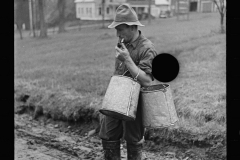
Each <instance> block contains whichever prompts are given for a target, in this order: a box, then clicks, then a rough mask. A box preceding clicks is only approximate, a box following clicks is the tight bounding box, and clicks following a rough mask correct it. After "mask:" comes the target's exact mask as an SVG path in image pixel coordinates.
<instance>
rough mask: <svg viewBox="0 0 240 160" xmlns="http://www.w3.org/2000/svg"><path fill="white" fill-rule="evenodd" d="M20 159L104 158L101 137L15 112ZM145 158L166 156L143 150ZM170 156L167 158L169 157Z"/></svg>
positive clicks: (17, 155) (16, 154)
mask: <svg viewBox="0 0 240 160" xmlns="http://www.w3.org/2000/svg"><path fill="white" fill-rule="evenodd" d="M14 130H15V159H16V160H35V159H36V160H37V159H39V160H59V159H60V160H61V159H62V160H68V159H69V160H70V159H71V160H77V159H78V160H79V159H80V160H81V159H92V160H93V159H95V160H98V159H99V160H100V159H103V151H102V146H101V140H100V139H99V138H98V137H97V136H96V135H92V136H81V135H79V134H77V133H76V131H73V130H71V127H70V126H69V127H65V128H63V127H60V126H59V125H58V124H53V123H46V122H45V121H41V120H39V121H36V120H32V117H31V116H29V115H27V114H24V115H17V114H16V115H15V129H14ZM121 155H122V159H123V160H125V159H127V158H126V157H127V153H126V146H125V144H123V145H122V150H121ZM143 159H164V158H163V157H159V154H157V153H150V152H149V153H148V152H144V153H143ZM165 159H166V157H165Z"/></svg>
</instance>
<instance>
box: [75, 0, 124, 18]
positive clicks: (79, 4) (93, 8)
mask: <svg viewBox="0 0 240 160" xmlns="http://www.w3.org/2000/svg"><path fill="white" fill-rule="evenodd" d="M122 3H126V0H105V15H104V17H105V18H104V19H105V20H110V19H113V18H114V17H113V16H114V13H115V10H116V9H117V7H118V6H119V5H121V4H122ZM75 4H76V17H77V18H81V19H82V20H102V13H103V9H102V0H75Z"/></svg>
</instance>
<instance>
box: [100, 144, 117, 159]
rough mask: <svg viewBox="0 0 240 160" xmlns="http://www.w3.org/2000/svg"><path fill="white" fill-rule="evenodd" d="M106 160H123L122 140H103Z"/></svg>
mask: <svg viewBox="0 0 240 160" xmlns="http://www.w3.org/2000/svg"><path fill="white" fill-rule="evenodd" d="M102 146H103V150H104V159H105V160H121V156H120V140H118V141H105V140H102Z"/></svg>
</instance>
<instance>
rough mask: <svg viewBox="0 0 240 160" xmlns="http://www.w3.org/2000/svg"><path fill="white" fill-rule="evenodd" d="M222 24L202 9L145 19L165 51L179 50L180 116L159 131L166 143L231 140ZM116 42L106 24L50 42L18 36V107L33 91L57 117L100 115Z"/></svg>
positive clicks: (176, 86)
mask: <svg viewBox="0 0 240 160" xmlns="http://www.w3.org/2000/svg"><path fill="white" fill-rule="evenodd" d="M219 21H220V18H219V14H218V13H197V14H190V20H189V21H187V20H185V21H177V20H176V17H173V18H169V19H157V20H152V21H151V25H148V24H147V22H145V21H144V22H143V24H145V25H146V26H145V27H141V28H140V29H141V31H142V33H143V34H144V35H145V36H146V37H148V38H149V39H150V40H151V41H152V42H153V43H154V44H155V47H156V49H157V51H158V52H159V53H164V52H167V53H170V54H172V55H174V56H175V57H176V58H177V59H178V61H179V64H180V72H179V75H178V77H177V78H176V79H175V80H174V81H172V82H170V83H169V84H170V85H171V89H172V94H173V98H174V103H175V106H176V109H177V114H178V116H179V119H180V121H179V122H178V123H177V124H176V126H175V127H173V128H168V129H167V132H164V134H163V132H161V133H160V132H159V134H158V135H157V136H158V137H160V138H159V141H160V140H161V139H167V138H169V139H171V140H172V141H176V142H184V141H185V142H187V143H194V142H195V141H197V142H205V143H206V144H211V145H214V144H217V143H221V144H222V145H225V137H226V40H225V39H226V35H225V34H220V33H219V32H218V30H219V27H220V22H219ZM116 43H117V38H116V33H115V30H114V29H100V28H99V27H98V28H97V27H90V28H83V29H82V30H81V31H76V30H75V31H68V32H67V33H64V34H55V35H51V36H49V38H48V39H34V38H24V39H23V40H20V39H19V38H18V37H17V36H16V37H15V52H14V58H15V74H14V76H15V102H16V104H18V103H20V101H21V96H22V95H29V96H30V97H29V99H28V100H27V101H26V103H25V105H27V106H37V105H41V106H42V107H43V112H44V114H46V115H48V116H50V117H52V118H54V119H61V120H79V119H85V120H89V119H91V118H97V117H98V115H99V113H98V112H97V110H98V109H99V108H100V107H101V102H102V98H103V96H104V94H105V91H106V88H107V86H108V83H109V80H110V78H111V75H112V74H113V70H114V59H115V53H114V46H115V45H116ZM21 103H22V102H21ZM164 130H166V129H164ZM179 133H181V134H180V136H178V137H176V135H177V134H179ZM160 134H162V138H161V136H160Z"/></svg>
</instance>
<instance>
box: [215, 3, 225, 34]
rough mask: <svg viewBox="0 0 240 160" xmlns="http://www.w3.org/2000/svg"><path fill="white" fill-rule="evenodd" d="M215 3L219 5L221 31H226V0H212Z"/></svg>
mask: <svg viewBox="0 0 240 160" xmlns="http://www.w3.org/2000/svg"><path fill="white" fill-rule="evenodd" d="M212 1H213V2H214V3H215V5H216V6H217V9H218V12H219V14H220V26H221V33H224V24H223V22H224V15H225V13H226V4H225V3H226V1H225V0H212Z"/></svg>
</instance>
